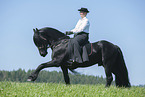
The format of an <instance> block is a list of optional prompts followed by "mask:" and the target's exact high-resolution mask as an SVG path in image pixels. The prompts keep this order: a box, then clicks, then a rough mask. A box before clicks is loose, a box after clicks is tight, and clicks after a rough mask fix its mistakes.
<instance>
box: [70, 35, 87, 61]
mask: <svg viewBox="0 0 145 97" xmlns="http://www.w3.org/2000/svg"><path fill="white" fill-rule="evenodd" d="M86 43H88V34H87V33H85V32H82V33H79V34H77V35H76V36H75V37H74V38H73V39H70V41H69V45H68V49H69V56H70V59H72V60H74V61H75V62H78V63H82V62H85V61H89V58H88V54H87V50H86V47H85V46H84V45H85V44H86ZM82 51H83V52H82Z"/></svg>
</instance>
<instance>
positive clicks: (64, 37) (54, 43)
mask: <svg viewBox="0 0 145 97" xmlns="http://www.w3.org/2000/svg"><path fill="white" fill-rule="evenodd" d="M67 37H68V36H63V37H61V38H58V40H57V41H54V40H53V41H52V42H51V45H49V46H48V47H47V48H52V47H53V46H55V45H56V47H57V46H59V44H57V43H58V42H59V41H61V40H63V39H69V38H67ZM40 38H41V39H43V40H45V41H47V39H46V38H44V37H43V36H42V35H40Z"/></svg>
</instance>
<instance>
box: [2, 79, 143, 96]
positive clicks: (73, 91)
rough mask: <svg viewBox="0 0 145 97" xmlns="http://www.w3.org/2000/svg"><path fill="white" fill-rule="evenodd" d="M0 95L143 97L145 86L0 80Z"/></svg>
mask: <svg viewBox="0 0 145 97" xmlns="http://www.w3.org/2000/svg"><path fill="white" fill-rule="evenodd" d="M0 97H145V88H143V87H135V86H134V87H131V88H117V87H115V86H111V87H109V88H105V87H104V85H80V84H75V85H68V86H66V85H65V84H55V83H19V82H0Z"/></svg>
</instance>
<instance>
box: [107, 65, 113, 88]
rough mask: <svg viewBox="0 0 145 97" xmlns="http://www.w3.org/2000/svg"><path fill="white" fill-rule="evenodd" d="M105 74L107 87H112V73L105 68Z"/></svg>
mask: <svg viewBox="0 0 145 97" xmlns="http://www.w3.org/2000/svg"><path fill="white" fill-rule="evenodd" d="M105 74H106V87H109V86H110V85H111V82H112V80H113V77H112V73H111V71H110V70H109V68H107V67H106V68H105Z"/></svg>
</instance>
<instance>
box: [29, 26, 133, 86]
mask: <svg viewBox="0 0 145 97" xmlns="http://www.w3.org/2000/svg"><path fill="white" fill-rule="evenodd" d="M33 30H34V36H33V40H34V43H35V45H36V46H37V48H38V50H39V53H40V55H41V56H43V57H45V56H46V55H47V48H49V47H50V48H51V49H52V60H51V61H50V62H47V63H43V64H41V65H39V66H38V67H37V69H36V70H35V71H34V72H33V73H32V74H31V75H30V76H29V77H28V81H35V80H36V79H37V77H38V74H39V72H40V71H41V70H42V69H44V68H47V67H61V69H62V71H63V75H64V80H65V83H66V84H70V79H69V75H68V69H69V70H71V71H73V70H74V69H76V68H78V67H89V66H92V65H94V64H97V63H98V65H99V66H103V67H104V68H105V74H106V80H107V81H106V87H107V86H110V84H111V82H112V80H113V77H112V73H113V74H114V75H115V82H116V86H119V87H122V86H123V87H130V86H131V85H130V82H129V78H128V71H127V68H126V65H125V62H124V58H123V54H122V52H121V50H120V48H119V47H118V46H117V45H114V44H112V43H110V42H107V41H104V40H102V41H98V42H95V43H92V44H90V43H89V44H86V45H85V46H86V48H87V50H88V52H90V54H89V62H85V63H82V64H73V65H69V63H68V60H69V57H68V56H69V55H68V50H67V48H68V40H69V39H70V38H69V37H68V36H66V35H65V34H64V33H62V32H60V31H58V30H56V29H53V28H48V27H46V28H42V29H39V30H38V29H37V28H36V29H33ZM90 48H91V49H90Z"/></svg>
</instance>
